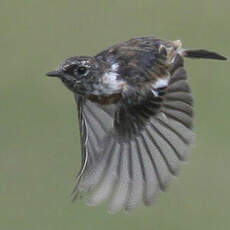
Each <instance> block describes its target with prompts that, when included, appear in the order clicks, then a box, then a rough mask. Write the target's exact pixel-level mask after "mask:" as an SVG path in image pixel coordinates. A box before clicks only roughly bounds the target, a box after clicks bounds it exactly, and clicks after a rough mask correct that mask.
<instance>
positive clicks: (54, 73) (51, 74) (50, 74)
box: [46, 70, 63, 77]
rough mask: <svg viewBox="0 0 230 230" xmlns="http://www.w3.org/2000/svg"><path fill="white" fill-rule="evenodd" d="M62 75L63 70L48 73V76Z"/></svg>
mask: <svg viewBox="0 0 230 230" xmlns="http://www.w3.org/2000/svg"><path fill="white" fill-rule="evenodd" d="M62 75H63V74H62V72H61V71H57V70H55V71H51V72H48V73H46V76H49V77H61V76H62Z"/></svg>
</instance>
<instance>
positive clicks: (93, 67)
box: [47, 37, 226, 212]
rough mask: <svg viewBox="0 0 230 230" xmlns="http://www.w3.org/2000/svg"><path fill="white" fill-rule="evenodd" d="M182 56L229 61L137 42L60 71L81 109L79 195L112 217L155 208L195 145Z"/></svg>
mask: <svg viewBox="0 0 230 230" xmlns="http://www.w3.org/2000/svg"><path fill="white" fill-rule="evenodd" d="M184 57H190V58H209V59H219V60H226V58H225V57H223V56H221V55H219V54H217V53H215V52H210V51H206V50H186V49H183V48H182V46H181V42H180V41H179V40H178V41H165V40H161V39H157V38H155V37H143V38H133V39H130V40H129V41H126V42H123V43H120V44H117V45H114V46H112V47H110V48H108V49H107V50H105V51H102V52H101V53H99V54H97V55H96V56H94V57H86V56H80V57H71V58H68V59H66V60H65V61H64V63H63V64H61V65H60V66H59V68H58V69H57V70H56V71H53V72H49V73H47V75H48V76H57V77H59V78H60V79H61V80H62V82H63V83H64V84H65V85H66V87H67V88H68V89H70V90H71V91H72V92H73V93H74V95H75V99H76V103H77V105H78V117H79V126H80V133H81V146H82V167H81V170H80V172H79V174H78V177H77V184H76V187H75V190H74V193H75V198H76V197H77V195H78V194H79V192H85V191H86V192H87V191H89V192H90V197H89V204H91V205H97V204H99V203H101V202H102V201H104V200H106V199H108V200H109V209H110V211H113V212H114V211H118V210H120V209H125V210H130V209H133V208H135V207H136V205H137V204H138V203H140V202H141V201H142V202H143V203H144V204H145V205H149V204H151V203H152V202H153V200H154V198H155V195H156V193H157V192H158V191H159V190H165V188H166V187H167V185H168V183H169V180H170V178H171V177H172V175H177V173H178V170H179V167H180V165H181V161H184V160H186V158H187V155H188V150H189V146H190V145H191V143H192V141H193V132H192V126H193V99H192V95H191V91H190V88H189V86H188V83H187V75H186V72H185V70H184V61H183V58H184Z"/></svg>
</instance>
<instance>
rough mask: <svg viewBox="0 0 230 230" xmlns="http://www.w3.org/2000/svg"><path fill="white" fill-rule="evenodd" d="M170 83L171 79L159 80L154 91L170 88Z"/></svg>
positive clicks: (154, 85)
mask: <svg viewBox="0 0 230 230" xmlns="http://www.w3.org/2000/svg"><path fill="white" fill-rule="evenodd" d="M168 83H169V78H164V79H158V80H157V81H156V82H155V83H154V84H153V87H154V89H158V88H163V87H166V86H168Z"/></svg>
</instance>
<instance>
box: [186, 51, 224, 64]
mask: <svg viewBox="0 0 230 230" xmlns="http://www.w3.org/2000/svg"><path fill="white" fill-rule="evenodd" d="M183 56H184V57H188V58H204V59H216V60H222V61H226V60H227V58H226V57H224V56H222V55H220V54H218V53H216V52H212V51H208V50H204V49H195V50H183Z"/></svg>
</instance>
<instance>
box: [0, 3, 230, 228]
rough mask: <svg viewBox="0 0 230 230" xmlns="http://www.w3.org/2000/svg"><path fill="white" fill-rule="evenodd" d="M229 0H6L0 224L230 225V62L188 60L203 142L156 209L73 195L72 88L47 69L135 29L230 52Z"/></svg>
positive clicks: (0, 15) (2, 6)
mask: <svg viewBox="0 0 230 230" xmlns="http://www.w3.org/2000/svg"><path fill="white" fill-rule="evenodd" d="M229 11H230V1H229V0H220V1H218V0H193V1H185V0H164V1H161V0H155V1H154V0H142V1H140V0H133V1H125V0H113V1H112V0H97V1H93V0H91V1H89V0H84V1H79V0H72V1H70V0H68V1H61V0H57V1H51V0H46V1H45V0H40V1H38V0H20V1H15V0H14V1H8V0H0V19H1V20H0V33H1V36H0V52H1V53H0V59H1V60H0V63H1V64H0V74H1V77H0V229H2V230H22V229H23V230H31V229H33V230H41V229H42V230H52V229H55V230H63V229H68V230H71V229H83V230H91V229H94V230H97V229H98V230H99V229H100V230H104V229H110V230H116V229H126V230H128V229H132V230H153V229H157V230H159V229H160V230H163V229H170V230H171V229H172V230H174V229H175V230H180V229H186V230H194V229H202V230H206V229H208V230H216V229H218V230H227V229H230V218H229V217H230V210H229V207H230V196H229V194H230V167H229V166H230V151H229V149H230V142H229V131H230V127H229V113H230V107H229V97H230V92H229V89H230V76H229V75H230V69H229V62H217V61H205V60H200V61H197V60H186V68H187V71H188V74H189V77H190V78H189V82H190V84H191V87H192V89H193V93H194V97H195V112H196V121H195V127H196V145H195V148H193V151H192V154H191V157H190V159H189V163H186V164H185V165H184V166H183V169H182V171H181V173H180V176H179V178H178V179H176V180H174V181H173V182H172V183H171V186H170V188H169V191H168V192H166V193H161V194H159V196H158V199H157V202H156V203H155V205H153V206H152V207H150V208H145V207H143V206H139V207H138V208H137V209H136V210H134V211H132V212H131V213H129V214H127V213H124V212H120V213H118V214H115V215H110V214H107V212H106V206H105V205H102V206H99V207H88V206H87V205H85V201H84V199H83V200H78V201H76V202H75V203H71V198H70V195H69V194H70V193H71V191H72V188H73V186H74V175H75V174H76V172H77V171H78V170H79V167H80V146H79V133H78V130H77V117H76V113H77V111H76V106H75V104H74V100H73V96H72V95H71V93H70V92H69V91H67V90H66V89H65V88H64V87H63V85H62V84H61V83H60V82H59V81H58V80H56V79H55V80H54V79H48V78H46V76H45V73H46V72H47V71H50V70H52V69H53V68H55V67H56V66H57V65H58V64H59V63H60V62H61V61H62V60H63V59H64V58H66V57H69V56H74V55H94V54H96V53H97V52H99V51H101V50H102V49H104V48H107V47H108V46H110V45H112V44H114V43H116V42H120V41H123V40H126V39H129V38H131V37H135V36H143V35H156V36H158V37H161V38H166V39H171V40H174V39H182V41H183V44H184V47H189V48H209V49H211V50H215V51H219V52H220V53H222V54H225V55H226V56H230V44H229V40H230V39H229V36H230V29H229V22H230V14H229Z"/></svg>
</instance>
